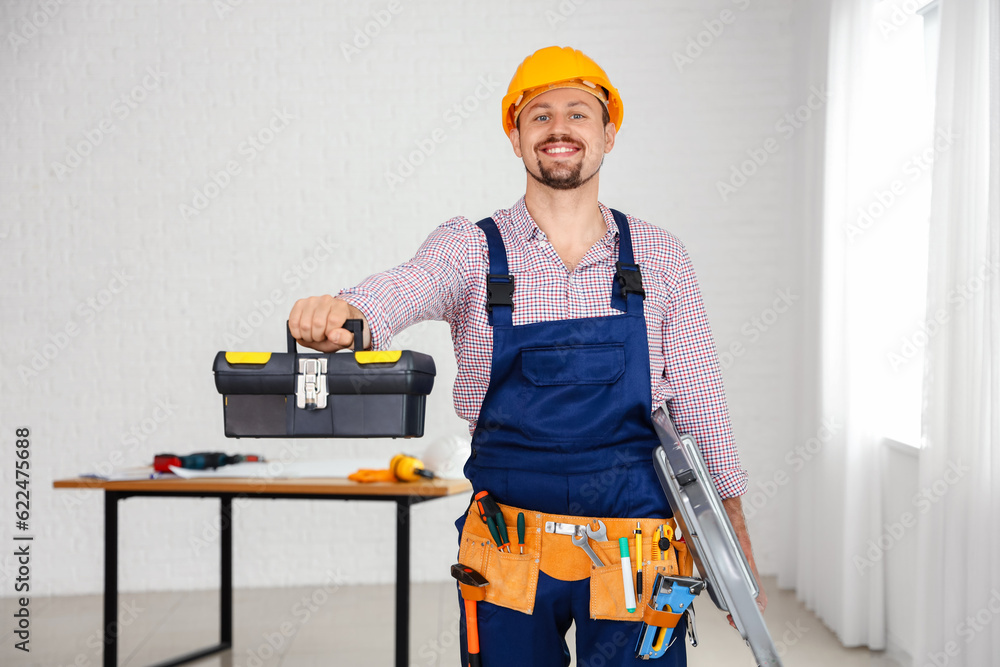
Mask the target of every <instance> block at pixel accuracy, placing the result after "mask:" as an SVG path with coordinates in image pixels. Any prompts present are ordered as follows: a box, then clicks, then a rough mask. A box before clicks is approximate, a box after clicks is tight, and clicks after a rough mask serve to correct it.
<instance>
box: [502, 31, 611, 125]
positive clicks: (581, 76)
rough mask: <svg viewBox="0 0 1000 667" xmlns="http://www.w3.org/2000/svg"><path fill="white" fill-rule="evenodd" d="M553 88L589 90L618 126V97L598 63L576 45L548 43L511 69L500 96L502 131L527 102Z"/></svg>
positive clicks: (515, 117) (512, 121)
mask: <svg viewBox="0 0 1000 667" xmlns="http://www.w3.org/2000/svg"><path fill="white" fill-rule="evenodd" d="M554 88H579V89H581V90H585V91H587V92H589V93H591V94H593V95H594V96H595V97H597V98H598V99H599V100H601V101H602V102H604V104H605V105H607V107H608V115H609V116H610V117H611V122H612V123H614V124H615V129H616V130H620V129H622V116H623V115H624V114H625V110H624V108H623V107H622V98H621V96H620V95H619V94H618V90H617V89H616V88H615V87H614V86H612V85H611V82H610V81H609V80H608V75H607V74H605V73H604V70H603V69H601V67H600V65H598V64H597V63H595V62H594V61H593V60H591V59H590V58H589V57H588V56H587V55H586V54H585V53H583V52H582V51H578V50H577V49H573V48H570V47H568V46H563V47H559V46H549V47H546V48H544V49H539V50H538V51H535V52H534V53H533V54H531V55H530V56H528V57H527V58H525V59H524V62H522V63H521V65H520V66H519V67H518V68H517V71H516V72H514V78H513V79H511V80H510V85H509V86H507V94H506V95H504V97H503V129H504V132H505V133H506V134H510V131H511V130H512V129H514V124H515V121H516V119H517V115H518V113H520V111H521V109H523V108H524V107H525V105H527V103H528V102H530V101H531V100H532V99H534V98H535V97H537V96H538V95H541V94H542V93H544V92H546V91H548V90H552V89H554Z"/></svg>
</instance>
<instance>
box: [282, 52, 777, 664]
mask: <svg viewBox="0 0 1000 667" xmlns="http://www.w3.org/2000/svg"><path fill="white" fill-rule="evenodd" d="M502 107H503V108H502V111H503V125H504V130H505V132H506V133H507V136H508V138H509V140H510V142H511V146H512V148H513V151H514V154H515V155H516V156H517V157H518V158H520V159H521V160H522V162H523V163H524V167H525V170H526V171H527V186H526V191H525V195H524V197H523V198H522V199H521V200H520V201H518V202H517V203H516V204H514V206H513V207H512V208H510V209H501V210H499V211H497V212H496V213H495V214H494V215H493V217H492V219H491V218H487V219H485V220H483V221H480V222H479V223H476V224H473V223H472V222H470V221H469V220H467V219H466V218H463V217H458V218H454V219H452V220H449V221H448V222H446V223H445V224H443V225H441V226H440V227H438V229H437V230H435V231H434V232H433V233H432V234H431V235H430V237H429V238H428V239H427V240H426V241H425V242H424V244H423V246H422V247H421V248H420V250H419V251H418V252H417V254H416V256H415V257H414V258H413V259H412V260H411V261H410V262H407V263H406V264H403V265H401V266H398V267H396V268H395V269H391V270H389V271H386V272H383V273H380V274H376V275H373V276H370V277H369V278H368V279H366V280H365V281H364V282H362V283H361V284H360V285H358V286H357V287H354V288H352V289H348V290H344V291H342V292H341V293H340V294H339V295H338V297H337V298H334V297H332V296H329V295H327V296H322V297H311V298H308V299H303V300H300V301H298V302H296V304H295V305H294V307H293V308H292V311H291V314H290V315H289V325H290V327H291V332H292V334H293V335H294V336H295V338H296V339H298V341H299V342H300V343H301V344H302V345H305V346H307V347H311V348H313V349H316V350H320V351H323V352H333V351H336V350H340V349H342V348H344V347H348V346H350V345H352V344H353V335H352V334H351V333H350V332H348V331H347V330H345V329H343V324H344V322H345V320H347V319H349V318H356V319H361V320H363V321H364V323H365V326H364V328H363V331H364V338H365V340H364V343H365V347H366V348H367V347H373V348H374V349H386V348H387V346H388V345H389V343H390V341H391V338H392V336H393V335H394V334H395V333H397V332H399V331H400V330H402V329H404V328H405V327H407V326H410V325H412V324H414V323H416V322H419V321H422V320H426V319H443V320H446V321H447V322H449V323H450V325H451V330H452V337H453V340H454V345H455V353H456V358H457V360H458V376H457V378H456V381H455V390H454V395H455V409H456V412H457V413H458V414H459V415H460V416H461V417H463V418H465V419H467V420H468V421H469V423H470V430H471V432H472V452H471V456H470V458H469V460H468V462H467V463H466V467H465V473H466V475H467V476H468V477H469V479H470V480H471V481H472V484H473V487H474V492H477V493H478V492H481V491H489V493H490V494H491V496H492V497H493V498H494V499H496V501H497V502H498V503H500V504H501V507H502V508H503V512H504V515H505V517H506V523H507V524H508V526H511V532H510V533H509V535H510V537H509V538H508V537H506V536H504V537H501V540H500V541H501V542H503V541H505V540H506V539H510V540H511V541H512V542H514V541H515V540H516V539H517V538H515V537H514V533H513V524H514V523H515V521H516V517H517V515H519V514H521V515H524V516H525V518H526V523H527V532H528V536H527V539H526V541H525V545H524V547H523V548H524V549H525V555H523V556H522V555H521V554H520V549H521V548H520V547H519V546H518V545H517V544H516V543H515V544H513V547H514V548H513V549H510V552H509V553H508V552H507V549H509V547H505V548H504V549H498V545H497V544H495V543H493V542H495V541H496V540H492V541H491V533H490V532H489V531H488V530H487V528H486V527H485V526H484V525H483V523H482V521H481V520H480V517H479V514H478V511H477V508H476V504H475V503H473V505H472V507H470V512H469V513H468V514H467V515H465V516H463V517H461V518H460V519H459V520H458V521H457V522H456V525H457V526H458V528H459V531H460V533H461V535H460V552H459V556H460V558H459V559H460V561H461V562H462V563H463V564H464V565H467V566H469V567H471V568H473V569H476V570H477V571H480V573H482V574H484V576H485V577H486V579H488V580H489V581H490V584H489V586H488V587H487V598H486V601H485V602H481V603H479V611H478V616H479V623H478V626H479V630H478V632H479V637H480V646H481V650H482V654H483V656H484V657H485V662H486V663H487V664H495V663H491V660H496V661H499V660H504V661H505V662H506V664H514V665H519V666H520V665H558V664H568V660H569V654H568V651H567V648H566V644H565V640H564V636H565V633H566V631H567V630H568V628H569V626H570V624H571V623H575V624H576V637H577V659H578V662H579V664H581V665H594V664H604V665H612V664H613V665H626V664H638V662H639V661H637V660H636V658H635V656H634V647H635V640H636V636H637V632H638V628H639V622H638V620H637V619H641V613H642V612H641V610H640V611H638V612H634V613H630V612H628V611H627V609H625V605H624V603H623V599H624V598H623V595H624V592H623V589H624V586H625V584H624V583H623V577H622V573H621V566H620V565H619V562H620V561H619V555H618V554H619V551H618V549H619V545H618V538H619V537H622V536H626V537H629V538H630V540H629V541H630V543H632V539H633V537H632V535H633V530H634V528H635V527H636V525H639V526H640V528H641V529H642V532H643V537H644V540H645V541H644V544H645V545H646V547H645V548H644V551H643V560H644V561H646V562H647V572H648V571H649V568H650V567H653V566H654V565H659V566H660V567H663V568H666V569H665V570H664V571H668V570H669V573H674V574H676V573H677V571H681V573H682V574H689V572H684V571H683V570H684V569H685V568H688V569H689V568H690V557H689V556H687V552H686V545H685V544H684V543H683V542H682V541H675V542H674V543H673V545H672V547H671V548H670V549H668V550H667V551H666V553H665V555H667V556H668V557H667V558H666V559H665V560H663V561H654V562H652V563H650V561H648V560H647V559H648V558H649V556H650V553H651V551H650V546H651V538H652V536H653V534H654V530H655V529H656V528H658V527H662V526H663V525H664V524H668V523H670V524H671V525H672V522H670V521H668V517H671V516H672V511H671V508H670V507H669V505H668V503H667V501H666V499H665V496H664V494H663V491H662V489H661V488H660V485H659V482H658V480H657V479H656V475H655V472H654V470H653V467H652V462H651V453H652V450H653V449H654V448H655V447H656V445H657V444H658V439H657V437H656V434H655V432H654V430H653V426H652V420H651V417H650V416H651V413H652V410H653V408H655V407H658V406H659V405H661V404H662V403H663V402H664V401H667V402H668V405H669V410H670V414H671V417H672V418H673V420H674V421H675V423H676V425H677V427H678V430H679V431H680V432H682V433H691V434H692V435H694V436H695V437H696V438H697V440H698V442H699V445H700V447H701V449H702V452H703V455H704V458H705V460H706V462H707V464H708V467H709V470H710V472H711V473H712V475H713V479H714V481H715V483H716V486H717V487H718V489H719V492H720V495H721V496H722V497H723V498H724V504H725V506H726V509H727V512H728V514H729V516H730V519H731V520H732V523H733V525H734V528H735V529H736V531H737V534H738V536H739V538H740V542H741V544H742V546H743V549H744V551H745V553H746V554H747V557H748V560H749V561H750V564H751V566H752V567H753V568H754V572H755V573H756V566H755V565H754V562H753V556H752V551H751V548H750V540H749V537H748V535H747V532H746V526H745V524H744V521H743V513H742V510H741V503H740V498H739V496H740V495H742V494H743V493H745V491H746V473H745V472H744V471H743V470H742V468H741V467H740V463H739V457H738V454H737V451H736V448H735V444H734V442H733V437H732V429H731V426H730V421H729V415H728V411H727V408H726V401H725V394H724V391H723V387H722V380H721V374H720V369H719V363H718V358H717V355H716V351H715V344H714V341H713V339H712V336H711V331H710V329H709V326H708V322H707V319H706V316H705V312H704V307H703V304H702V299H701V294H700V291H699V288H698V284H697V281H696V278H695V275H694V271H693V269H692V267H691V263H690V260H689V259H688V256H687V253H686V251H685V249H684V246H683V245H682V244H681V243H680V242H679V241H678V240H677V239H676V238H674V237H673V236H671V235H670V234H669V233H667V232H665V231H663V230H662V229H660V228H658V227H655V226H653V225H650V224H648V223H646V222H643V221H641V220H638V219H636V218H632V217H629V216H625V215H623V214H621V213H618V212H617V211H613V210H611V209H609V208H607V207H605V206H604V205H603V204H600V203H599V201H598V181H599V172H600V169H601V165H602V163H603V160H604V155H605V154H607V153H609V152H611V150H612V149H613V148H614V145H615V139H616V135H617V132H618V130H619V129H620V127H621V122H622V116H623V107H622V102H621V98H620V96H619V94H618V91H617V90H616V89H615V88H614V87H613V86H612V85H611V83H610V81H609V80H608V77H607V75H606V74H605V73H604V71H603V70H602V69H601V68H600V67H599V66H598V65H597V63H595V62H594V61H593V60H591V59H590V58H588V57H587V56H586V55H584V54H583V53H581V52H580V51H576V50H574V49H571V48H559V47H549V48H546V49H541V50H540V51H537V52H536V53H534V54H533V55H531V56H529V57H528V58H526V59H525V61H524V62H523V63H522V64H521V66H520V67H519V68H518V70H517V72H516V73H515V75H514V78H513V79H512V81H511V83H510V87H509V88H508V91H507V95H506V96H505V97H504V100H503V103H502ZM467 517H471V518H472V520H471V521H467V520H466V519H467ZM594 519H600V520H601V521H602V522H604V524H605V526H606V530H607V540H606V541H603V542H602V541H590V542H589V544H591V546H592V548H593V549H594V550H595V551H596V552H597V556H598V562H600V563H602V566H601V567H597V566H596V565H592V564H591V561H592V560H593V559H592V558H590V557H589V556H588V555H587V554H586V553H585V552H584V550H583V549H580V548H577V546H574V545H573V544H572V542H571V537H570V536H567V535H559V534H555V533H549V532H543V526H544V524H545V522H546V521H547V520H548V521H558V522H564V523H571V524H577V525H583V524H587V523H589V522H590V521H591V520H594ZM633 557H634V555H633ZM483 570H485V571H483ZM651 579H652V576H648V577H647V579H646V582H645V585H644V586H643V589H642V590H644V591H646V594H647V595H648V590H649V584H650V580H651ZM640 592H641V591H640ZM758 601H759V604H760V606H761V608H762V609H763V607H764V606H765V604H766V597H765V595H764V593H763V592H761V594H760V597H759V599H758ZM686 621H687V618H686V616H685V617H684V618H683V619H682V620H681V622H680V623H679V624H678V626H677V628H676V629H675V631H674V635H673V636H674V639H675V641H674V642H673V644H672V645H671V647H670V649H669V650H668V651H667V654H666V655H665V656H664V657H663V658H662V659H660V661H659V664H660V665H663V666H667V665H670V666H675V665H684V664H686V658H685V653H684V633H685V628H686ZM462 628H463V633H464V630H465V625H464V611H463V626H462ZM464 646H465V642H464V640H463V647H464Z"/></svg>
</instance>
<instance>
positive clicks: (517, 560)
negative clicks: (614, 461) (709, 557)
mask: <svg viewBox="0 0 1000 667" xmlns="http://www.w3.org/2000/svg"><path fill="white" fill-rule="evenodd" d="M500 509H501V510H502V511H503V516H504V521H505V522H506V524H507V533H508V534H507V539H508V540H509V542H510V544H509V548H510V552H509V553H508V552H507V551H500V550H498V549H497V545H496V543H495V541H494V540H493V537H492V536H491V535H490V530H489V528H488V527H487V525H486V524H485V523H484V522H483V521H482V519H481V518H480V516H479V510H478V508H477V506H476V503H474V502H473V503H472V505H471V506H470V507H469V512H468V516H467V517H466V521H465V528H464V529H463V530H462V538H461V547H460V549H459V554H458V560H459V562H460V563H462V564H463V565H468V566H469V567H472V568H474V569H475V570H477V571H478V572H480V573H481V574H482V575H483V576H485V577H486V579H487V580H488V581H489V582H490V583H489V586H487V587H486V599H485V601H486V602H491V603H493V604H495V605H499V606H501V607H507V608H509V609H516V610H517V611H521V612H524V613H526V614H530V613H531V612H532V611H533V610H534V606H535V591H536V589H537V587H538V573H539V572H544V573H545V574H547V575H548V576H550V577H553V578H555V579H560V580H562V581H580V580H582V579H586V578H588V577H589V578H590V616H591V618H595V619H613V620H623V621H626V620H627V621H641V620H642V618H643V607H645V604H642V605H639V608H638V609H636V611H634V612H632V613H631V614H630V613H629V612H628V611H627V610H626V609H625V592H624V589H623V586H622V572H621V555H620V551H619V548H618V538H620V537H628V539H629V552H630V555H631V560H632V579H633V581H634V580H635V571H636V566H637V563H636V557H635V536H634V534H633V532H634V531H635V526H636V522H637V521H638V522H639V525H640V526H641V528H642V561H643V564H642V571H643V574H642V576H643V595H642V600H643V603H645V602H646V601H647V600H648V599H649V596H650V594H651V590H652V586H653V579H654V578H655V577H656V574H657V573H661V574H666V575H679V576H691V574H692V573H693V571H694V564H693V561H692V558H691V554H690V552H689V551H688V548H687V544H685V543H684V541H683V540H681V541H676V540H671V547H670V548H669V549H667V550H666V551H664V552H663V555H662V558H661V559H660V560H653V558H652V555H653V549H652V545H653V533H654V532H655V531H656V528H657V527H658V526H661V525H663V524H669V525H670V526H671V527H676V525H675V523H674V520H673V519H656V518H642V517H639V518H631V519H622V518H607V517H586V516H571V515H566V514H545V513H542V512H533V511H531V510H525V509H520V508H517V507H511V506H509V505H500ZM519 512H523V513H524V523H525V537H524V553H523V554H522V553H521V547H520V545H518V543H517V539H518V538H517V515H518V513H519ZM597 519H600V520H601V521H603V522H604V525H605V526H606V527H607V540H606V541H603V542H597V541H594V540H590V546H591V548H592V549H593V550H594V552H595V553H596V554H597V556H598V558H600V560H601V561H603V562H604V566H603V567H597V566H596V565H595V564H594V563H593V562H592V561H591V560H590V557H589V556H588V555H587V554H586V552H585V551H584V550H583V549H582V548H581V547H578V546H576V545H575V544H573V540H572V537H571V536H569V535H561V534H555V533H547V532H545V524H546V523H548V522H555V523H563V524H576V525H585V524H589V523H590V522H592V521H595V520H597Z"/></svg>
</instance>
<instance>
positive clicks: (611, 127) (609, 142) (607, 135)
mask: <svg viewBox="0 0 1000 667" xmlns="http://www.w3.org/2000/svg"><path fill="white" fill-rule="evenodd" d="M617 135H618V130H617V129H616V128H615V124H614V123H611V122H609V123H608V124H607V125H605V126H604V152H605V153H610V152H611V149H612V148H614V147H615V137H616V136H617Z"/></svg>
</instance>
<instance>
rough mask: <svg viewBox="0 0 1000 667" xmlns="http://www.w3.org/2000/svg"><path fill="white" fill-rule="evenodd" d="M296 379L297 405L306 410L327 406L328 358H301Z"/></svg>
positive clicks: (320, 408)
mask: <svg viewBox="0 0 1000 667" xmlns="http://www.w3.org/2000/svg"><path fill="white" fill-rule="evenodd" d="M298 362H299V372H298V375H297V376H296V380H295V405H296V407H298V408H301V409H304V410H323V409H325V408H326V397H327V396H328V395H329V393H330V392H329V391H327V387H326V358H325V357H320V358H318V359H317V358H312V359H301V358H300V359H299V360H298Z"/></svg>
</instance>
